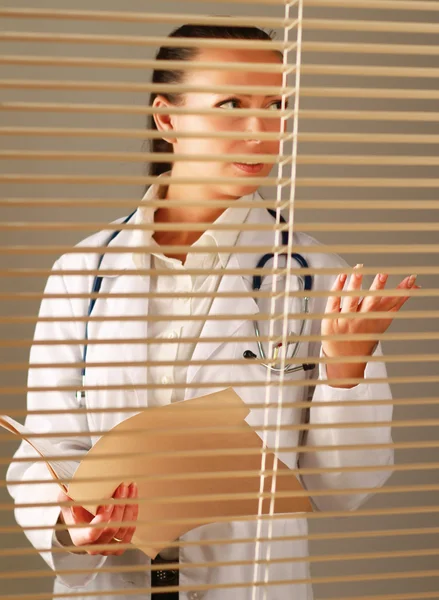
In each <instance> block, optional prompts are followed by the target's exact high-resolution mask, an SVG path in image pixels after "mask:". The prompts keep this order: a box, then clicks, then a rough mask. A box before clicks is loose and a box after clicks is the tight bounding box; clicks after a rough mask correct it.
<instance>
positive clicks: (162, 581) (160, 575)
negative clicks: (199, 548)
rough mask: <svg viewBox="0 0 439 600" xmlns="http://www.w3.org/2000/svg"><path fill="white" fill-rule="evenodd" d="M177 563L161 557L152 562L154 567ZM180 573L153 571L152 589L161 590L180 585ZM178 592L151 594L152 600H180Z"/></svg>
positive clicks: (176, 571) (175, 571)
mask: <svg viewBox="0 0 439 600" xmlns="http://www.w3.org/2000/svg"><path fill="white" fill-rule="evenodd" d="M172 563H174V564H175V563H176V561H175V560H165V559H164V558H161V556H160V555H158V556H157V558H154V559H152V560H151V564H152V565H155V566H157V565H167V564H172ZM178 581H179V571H178V569H166V570H163V571H161V570H160V569H158V570H157V571H155V570H154V571H151V587H153V588H161V587H167V586H169V585H178ZM157 591H158V590H157ZM178 597H179V594H178V592H164V593H155V592H154V593H153V594H151V600H178Z"/></svg>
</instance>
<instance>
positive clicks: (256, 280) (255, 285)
mask: <svg viewBox="0 0 439 600" xmlns="http://www.w3.org/2000/svg"><path fill="white" fill-rule="evenodd" d="M267 210H268V212H269V213H270V214H271V216H272V217H274V219H276V212H275V211H274V210H271V209H269V208H267ZM135 213H136V211H134V212H133V213H131V214H130V215H128V217H126V219H124V220H123V221H122V225H124V224H125V223H127V222H128V221H129V220H130V219H131V218H132V217H133V216H134V215H135ZM279 217H280V221H281V223H286V221H285V219H284V217H283V216H282V215H279ZM120 232H121V230H118V231H113V233H112V234H111V235H110V237H109V238H108V239H107V242H106V244H105V246H108V245H109V244H110V242H112V241H113V240H114V238H115V237H116V236H117V235H119V233H120ZM281 235H282V245H283V246H288V240H289V235H288V231H285V230H284V231H281ZM104 256H105V254H101V255H100V256H99V260H98V264H97V270H98V271H99V268H100V266H101V263H102V260H103V258H104ZM274 256H275V255H274V254H264V256H261V258H260V259H259V261H258V263H257V265H256V268H257V269H259V268H261V269H262V268H263V267H264V266H265V265H266V264H267V262H268V261H269V260H271V259H272V258H274ZM278 256H288V255H287V254H278ZM291 257H292V258H293V259H294V260H295V261H297V262H298V263H299V265H300V266H301V267H303V268H304V269H306V268H308V263H307V261H306V260H305V258H303V256H302V255H301V254H297V253H293V254H291ZM103 279H104V278H103V277H101V276H100V275H96V276H95V278H94V280H93V285H92V289H91V292H92V294H94V295H95V297H94V298H92V299H91V300H90V304H89V306H88V311H87V316H88V317H90V316H91V314H92V312H93V309H94V306H95V304H96V300H97V297H96V296H97V295H98V294H99V292H100V289H101V286H102V282H103ZM298 279H299V282H300V283H301V284H302V290H304V291H310V290H312V286H313V278H312V276H311V275H304V276H303V277H302V276H301V275H298ZM262 281H263V277H262V276H261V275H254V276H253V279H252V290H253V291H254V292H257V291H259V290H260V288H261V285H262ZM255 301H256V303H257V300H256V299H255ZM302 308H303V310H302V312H303V313H304V314H308V313H309V297H308V296H305V297H304V298H303V301H302ZM253 325H254V331H255V334H256V343H257V346H258V351H259V356H260V358H262V359H263V360H267V356H266V354H265V351H264V348H263V346H262V344H261V341H260V337H261V336H260V331H259V325H258V322H257V321H256V320H255V321H253ZM304 328H305V319H303V320H302V321H301V325H300V331H299V336H301V335H302V334H303V330H304ZM291 334H292V332H290V334H289V335H291ZM87 340H88V321H86V325H85V335H84V350H83V355H82V362H83V364H84V366H83V368H82V371H81V380H82V384H83V386H84V385H85V365H86V361H87V347H88V344H87ZM299 344H300V342H294V343H293V342H288V343H287V344H286V350H285V360H288V359H291V358H294V357H295V356H296V355H297V352H298V350H299ZM292 346H293V347H294V348H293V350H292V353H291V356H288V351H289V348H290V347H292ZM281 348H282V343H278V344H277V345H276V346H275V347H274V348H273V358H274V359H276V358H278V355H279V352H280V351H281ZM243 357H244V358H247V359H255V358H257V356H256V354H255V353H254V352H252V351H251V350H245V351H244V353H243ZM260 364H261V365H262V366H263V367H265V368H266V369H269V370H270V371H272V372H274V373H282V372H283V373H293V372H295V371H301V370H303V371H310V370H312V369H314V368H315V364H299V365H294V366H293V365H291V364H287V363H286V364H285V365H284V367H282V368H276V367H274V366H272V365H270V364H267V363H260ZM76 398H77V399H78V400H83V399H84V398H85V392H84V391H82V390H79V391H77V392H76Z"/></svg>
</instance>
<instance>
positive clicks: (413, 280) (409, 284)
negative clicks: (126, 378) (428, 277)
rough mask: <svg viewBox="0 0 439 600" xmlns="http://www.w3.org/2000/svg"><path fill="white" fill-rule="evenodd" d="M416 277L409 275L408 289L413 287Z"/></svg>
mask: <svg viewBox="0 0 439 600" xmlns="http://www.w3.org/2000/svg"><path fill="white" fill-rule="evenodd" d="M416 277H417V275H410V277H409V281H408V286H409V287H413V285H414V284H415V281H416Z"/></svg>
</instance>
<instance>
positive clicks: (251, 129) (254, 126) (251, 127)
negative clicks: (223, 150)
mask: <svg viewBox="0 0 439 600" xmlns="http://www.w3.org/2000/svg"><path fill="white" fill-rule="evenodd" d="M263 121H264V119H260V118H259V117H249V118H248V119H247V122H246V131H247V132H248V133H249V136H250V137H249V138H248V143H251V144H252V145H256V144H260V143H261V141H262V140H260V139H254V138H252V137H251V136H252V134H254V133H258V132H264V131H265V126H264V123H263Z"/></svg>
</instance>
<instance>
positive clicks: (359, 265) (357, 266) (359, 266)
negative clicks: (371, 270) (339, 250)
mask: <svg viewBox="0 0 439 600" xmlns="http://www.w3.org/2000/svg"><path fill="white" fill-rule="evenodd" d="M363 266H364V265H362V264H358V265H355V267H354V269H362V268H363ZM355 275H356V277H357V278H358V279H360V277H362V276H363V275H362V273H355Z"/></svg>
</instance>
